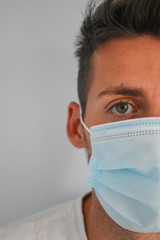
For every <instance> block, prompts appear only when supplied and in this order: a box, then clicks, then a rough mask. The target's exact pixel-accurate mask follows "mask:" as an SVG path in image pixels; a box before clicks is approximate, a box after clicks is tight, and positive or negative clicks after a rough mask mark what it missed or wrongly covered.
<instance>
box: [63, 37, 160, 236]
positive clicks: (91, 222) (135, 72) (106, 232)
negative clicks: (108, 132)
mask: <svg viewBox="0 0 160 240" xmlns="http://www.w3.org/2000/svg"><path fill="white" fill-rule="evenodd" d="M159 83H160V40H158V39H156V38H154V37H151V36H147V35H144V36H140V37H137V38H135V39H114V40H110V41H108V42H105V43H103V44H101V45H100V46H99V48H98V49H97V50H96V51H95V52H94V53H93V56H92V84H91V87H90V91H89V94H88V99H87V104H86V112H85V117H84V122H85V124H86V125H87V126H88V127H89V128H90V127H91V126H94V125H98V124H104V123H109V122H114V121H120V120H127V119H132V118H141V117H160V84H159ZM120 106H121V107H122V110H123V108H126V111H124V112H123V111H122V112H123V113H122V112H119V109H120V108H119V107H120ZM67 133H68V137H69V139H70V141H71V143H72V144H73V145H74V146H75V147H77V148H86V149H87V152H88V155H89V157H90V156H91V153H92V149H91V144H90V134H89V133H88V132H87V131H86V130H85V129H83V127H82V125H81V122H80V112H79V105H78V104H77V103H75V102H72V103H70V105H69V107H68V122H67ZM83 213H84V219H85V226H86V233H87V236H88V239H89V240H107V239H110V240H112V239H113V240H125V239H126V240H128V239H130V240H132V239H133V240H134V239H136V240H148V239H154V240H158V239H160V233H149V234H148V233H146V234H144V233H136V232H131V231H128V230H126V229H124V228H122V227H120V226H119V225H118V224H116V223H115V222H114V221H113V220H112V219H111V218H110V217H109V216H108V215H107V213H106V212H105V211H104V209H103V208H102V206H101V204H100V202H99V201H98V199H97V197H96V195H95V192H94V190H92V194H91V196H90V197H88V198H87V199H85V201H84V203H83Z"/></svg>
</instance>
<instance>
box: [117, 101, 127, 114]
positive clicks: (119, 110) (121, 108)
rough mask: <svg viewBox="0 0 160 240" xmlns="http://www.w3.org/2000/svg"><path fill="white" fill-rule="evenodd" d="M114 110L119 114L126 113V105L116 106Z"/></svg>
mask: <svg viewBox="0 0 160 240" xmlns="http://www.w3.org/2000/svg"><path fill="white" fill-rule="evenodd" d="M116 110H117V112H119V113H121V114H122V113H126V112H127V111H128V104H127V103H120V104H118V105H117V106H116Z"/></svg>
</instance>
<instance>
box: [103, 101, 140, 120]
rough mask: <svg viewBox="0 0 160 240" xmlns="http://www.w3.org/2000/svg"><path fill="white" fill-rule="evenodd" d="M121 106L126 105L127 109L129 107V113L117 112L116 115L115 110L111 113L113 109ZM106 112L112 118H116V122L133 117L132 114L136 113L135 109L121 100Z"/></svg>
mask: <svg viewBox="0 0 160 240" xmlns="http://www.w3.org/2000/svg"><path fill="white" fill-rule="evenodd" d="M121 104H127V105H128V106H129V108H130V107H131V108H132V110H131V112H130V113H127V112H126V113H118V112H117V113H116V110H115V111H113V109H114V108H116V107H117V106H118V105H121ZM107 112H108V113H110V114H111V115H112V116H113V117H116V118H118V120H122V119H126V118H130V117H131V116H132V115H133V113H135V112H136V107H135V106H134V105H133V104H131V103H130V102H128V101H122V100H121V101H120V102H117V103H115V104H113V105H112V106H111V107H110V108H109V109H108V110H107Z"/></svg>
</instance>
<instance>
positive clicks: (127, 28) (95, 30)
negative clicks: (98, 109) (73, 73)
mask: <svg viewBox="0 0 160 240" xmlns="http://www.w3.org/2000/svg"><path fill="white" fill-rule="evenodd" d="M144 34H147V35H151V36H155V37H157V38H158V37H159V36H160V0H103V1H98V2H97V1H96V0H92V1H90V2H89V4H88V7H87V8H86V13H85V17H84V20H83V22H82V25H81V28H80V33H79V35H78V36H77V40H76V51H75V55H76V57H77V58H78V62H79V72H78V97H79V101H80V105H81V108H82V117H84V115H85V109H86V103H87V96H88V93H89V89H90V86H91V81H92V77H91V66H92V64H91V60H92V55H93V53H94V51H95V50H96V49H97V48H98V47H99V45H100V44H102V43H103V42H105V41H107V40H110V39H115V38H135V37H138V36H140V35H144Z"/></svg>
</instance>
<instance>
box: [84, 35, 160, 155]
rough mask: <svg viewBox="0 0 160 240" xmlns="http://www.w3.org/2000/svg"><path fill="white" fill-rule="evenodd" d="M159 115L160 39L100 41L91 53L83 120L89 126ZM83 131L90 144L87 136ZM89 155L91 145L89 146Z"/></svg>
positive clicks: (147, 37) (146, 37) (144, 37)
mask: <svg viewBox="0 0 160 240" xmlns="http://www.w3.org/2000/svg"><path fill="white" fill-rule="evenodd" d="M158 116H159V117H160V40H157V39H155V38H153V37H150V36H141V37H138V38H135V39H130V40H129V39H128V40H126V39H116V40H110V41H109V42H105V43H103V44H102V45H101V46H100V47H99V48H98V49H97V50H96V51H95V52H94V54H93V59H92V83H91V87H90V91H89V94H88V99H87V105H86V113H85V118H84V122H85V124H86V125H87V126H88V127H91V126H93V125H98V124H104V123H109V122H114V121H120V120H127V119H132V118H140V117H158ZM84 131H85V135H86V138H87V142H88V145H89V146H90V137H89V134H88V132H87V131H86V130H84ZM88 152H89V156H90V155H91V147H89V148H88Z"/></svg>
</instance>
